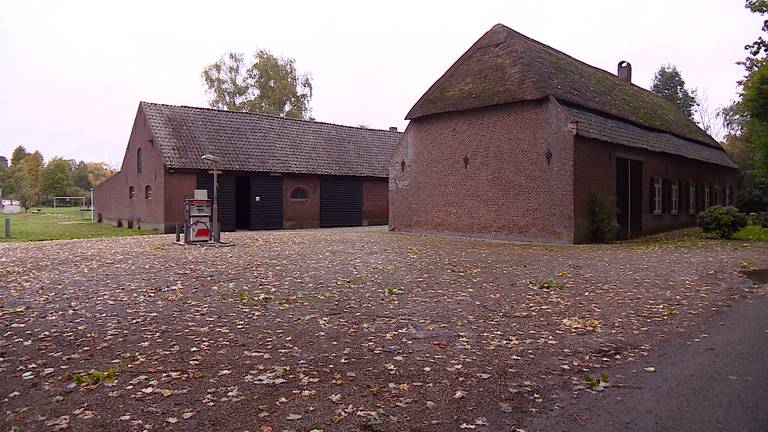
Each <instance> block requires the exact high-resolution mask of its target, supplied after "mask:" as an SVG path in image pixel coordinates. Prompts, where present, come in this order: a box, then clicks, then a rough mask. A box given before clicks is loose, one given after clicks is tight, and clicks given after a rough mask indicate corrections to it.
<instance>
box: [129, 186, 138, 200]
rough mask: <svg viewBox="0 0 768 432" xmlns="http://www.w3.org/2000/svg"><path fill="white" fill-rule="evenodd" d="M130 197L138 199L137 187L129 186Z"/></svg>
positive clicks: (130, 198)
mask: <svg viewBox="0 0 768 432" xmlns="http://www.w3.org/2000/svg"><path fill="white" fill-rule="evenodd" d="M128 199H129V200H132V199H136V189H135V188H134V187H133V186H128Z"/></svg>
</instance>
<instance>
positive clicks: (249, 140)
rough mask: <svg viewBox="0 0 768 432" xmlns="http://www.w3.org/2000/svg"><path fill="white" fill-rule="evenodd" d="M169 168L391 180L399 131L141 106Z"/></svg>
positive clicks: (262, 115)
mask: <svg viewBox="0 0 768 432" xmlns="http://www.w3.org/2000/svg"><path fill="white" fill-rule="evenodd" d="M140 109H142V110H143V111H144V114H145V116H146V118H147V121H148V122H149V127H150V130H151V131H152V135H153V137H154V140H155V144H156V145H157V146H158V148H159V149H160V153H161V154H162V157H163V161H164V163H165V166H166V167H167V168H172V169H173V168H176V169H209V168H210V165H208V164H206V163H205V162H204V161H203V160H202V159H201V158H202V156H203V155H205V154H212V155H214V156H218V157H220V158H221V159H222V166H221V169H223V170H228V171H229V170H231V171H255V172H281V173H302V174H329V175H349V176H371V177H387V176H388V175H389V173H388V170H389V168H388V166H389V158H390V156H391V155H392V152H393V151H394V148H395V145H396V144H397V142H398V140H399V139H400V135H402V134H401V133H400V132H390V131H384V130H376V129H364V128H357V127H350V126H341V125H335V124H330V123H322V122H316V121H309V120H296V119H289V118H284V117H275V116H269V115H265V114H256V113H243V112H233V111H219V110H214V109H208V108H194V107H186V106H174V105H163V104H155V103H149V102H141V104H140Z"/></svg>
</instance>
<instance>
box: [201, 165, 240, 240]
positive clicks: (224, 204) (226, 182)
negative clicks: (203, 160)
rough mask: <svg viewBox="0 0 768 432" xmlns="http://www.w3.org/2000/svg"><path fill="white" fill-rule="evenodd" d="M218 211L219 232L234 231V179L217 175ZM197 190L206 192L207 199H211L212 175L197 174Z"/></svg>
mask: <svg viewBox="0 0 768 432" xmlns="http://www.w3.org/2000/svg"><path fill="white" fill-rule="evenodd" d="M218 177H219V190H218V209H219V225H220V226H221V231H234V230H235V177H234V176H229V175H219V176H218ZM197 189H206V190H208V198H209V199H213V175H212V174H198V176H197Z"/></svg>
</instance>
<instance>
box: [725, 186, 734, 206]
mask: <svg viewBox="0 0 768 432" xmlns="http://www.w3.org/2000/svg"><path fill="white" fill-rule="evenodd" d="M724 189H725V205H727V206H729V205H731V200H732V199H733V197H732V196H731V187H730V186H726V187H725V188H724Z"/></svg>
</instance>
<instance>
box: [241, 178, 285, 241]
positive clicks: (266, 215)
mask: <svg viewBox="0 0 768 432" xmlns="http://www.w3.org/2000/svg"><path fill="white" fill-rule="evenodd" d="M249 180H250V182H251V185H250V191H251V207H250V218H251V220H250V223H251V229H258V230H266V229H282V228H283V177H282V176H276V175H268V174H257V175H253V176H251V177H250V178H249Z"/></svg>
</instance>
